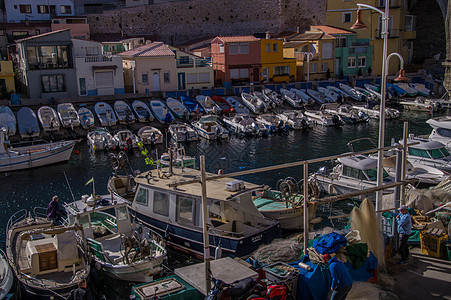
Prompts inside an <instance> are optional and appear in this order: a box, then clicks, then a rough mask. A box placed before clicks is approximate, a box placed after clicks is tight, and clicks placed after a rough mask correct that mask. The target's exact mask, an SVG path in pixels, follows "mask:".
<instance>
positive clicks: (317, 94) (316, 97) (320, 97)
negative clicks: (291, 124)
mask: <svg viewBox="0 0 451 300" xmlns="http://www.w3.org/2000/svg"><path fill="white" fill-rule="evenodd" d="M307 94H309V95H310V97H312V98H313V99H314V100H315V102H316V103H318V104H319V105H322V104H324V103H326V102H327V100H326V96H325V95H324V94H321V93H320V92H318V91H315V90H312V89H307Z"/></svg>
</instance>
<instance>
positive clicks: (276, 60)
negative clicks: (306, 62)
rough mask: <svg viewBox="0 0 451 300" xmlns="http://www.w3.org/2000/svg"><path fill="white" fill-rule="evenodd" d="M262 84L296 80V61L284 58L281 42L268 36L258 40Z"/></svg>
mask: <svg viewBox="0 0 451 300" xmlns="http://www.w3.org/2000/svg"><path fill="white" fill-rule="evenodd" d="M260 47H261V69H260V70H261V72H260V81H262V82H270V81H271V82H289V81H294V80H297V78H296V60H295V59H294V58H284V55H283V53H284V51H283V40H281V39H271V38H270V37H269V36H268V34H267V36H266V38H265V39H261V40H260Z"/></svg>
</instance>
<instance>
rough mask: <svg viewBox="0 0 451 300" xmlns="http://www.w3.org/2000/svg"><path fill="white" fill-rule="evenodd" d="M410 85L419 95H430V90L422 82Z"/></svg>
mask: <svg viewBox="0 0 451 300" xmlns="http://www.w3.org/2000/svg"><path fill="white" fill-rule="evenodd" d="M410 87H411V88H414V89H415V90H417V92H418V95H419V96H423V97H429V96H431V90H429V89H427V88H426V86H425V85H424V84H422V83H411V84H410Z"/></svg>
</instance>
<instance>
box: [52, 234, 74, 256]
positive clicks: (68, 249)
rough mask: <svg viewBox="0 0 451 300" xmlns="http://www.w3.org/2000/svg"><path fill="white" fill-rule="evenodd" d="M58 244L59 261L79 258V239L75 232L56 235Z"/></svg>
mask: <svg viewBox="0 0 451 300" xmlns="http://www.w3.org/2000/svg"><path fill="white" fill-rule="evenodd" d="M56 241H57V243H58V259H59V260H70V259H74V258H76V257H78V249H77V246H76V245H77V237H76V235H75V232H74V231H72V230H70V231H66V232H64V233H60V234H57V235H56Z"/></svg>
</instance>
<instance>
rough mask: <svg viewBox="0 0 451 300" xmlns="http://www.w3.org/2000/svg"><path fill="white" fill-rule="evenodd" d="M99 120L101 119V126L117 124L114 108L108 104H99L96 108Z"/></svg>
mask: <svg viewBox="0 0 451 300" xmlns="http://www.w3.org/2000/svg"><path fill="white" fill-rule="evenodd" d="M94 110H95V112H96V115H97V118H99V121H100V125H101V126H113V125H116V123H117V118H116V115H115V114H114V111H113V108H111V106H110V105H109V104H108V103H105V102H97V103H96V105H95V106H94Z"/></svg>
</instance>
